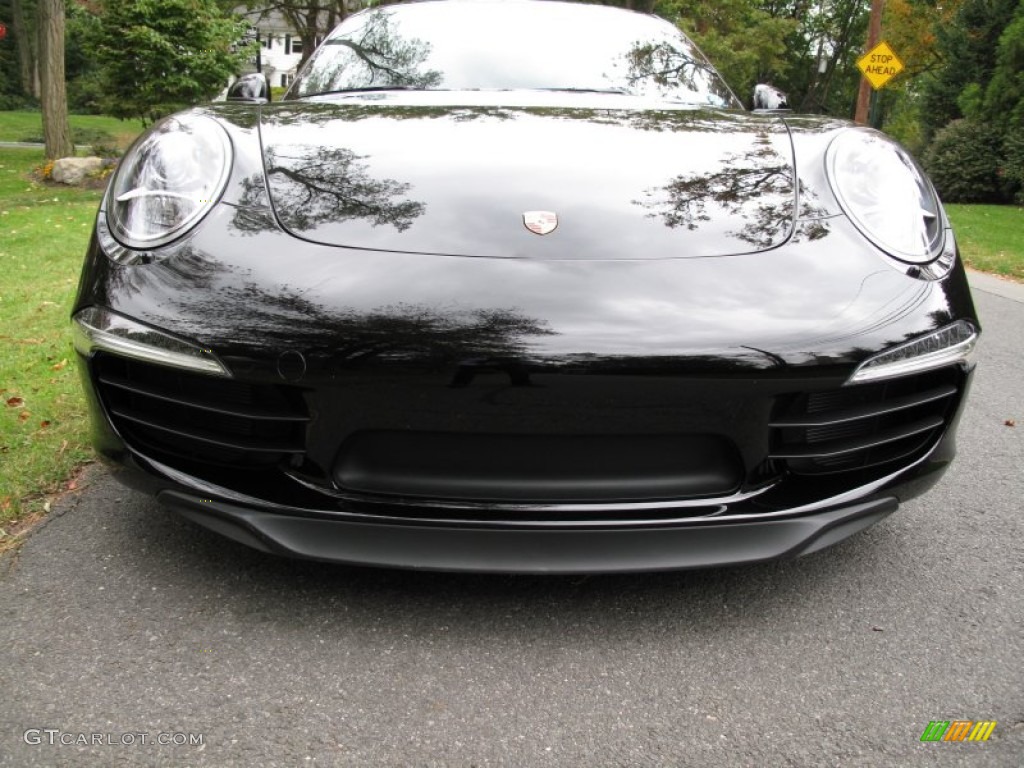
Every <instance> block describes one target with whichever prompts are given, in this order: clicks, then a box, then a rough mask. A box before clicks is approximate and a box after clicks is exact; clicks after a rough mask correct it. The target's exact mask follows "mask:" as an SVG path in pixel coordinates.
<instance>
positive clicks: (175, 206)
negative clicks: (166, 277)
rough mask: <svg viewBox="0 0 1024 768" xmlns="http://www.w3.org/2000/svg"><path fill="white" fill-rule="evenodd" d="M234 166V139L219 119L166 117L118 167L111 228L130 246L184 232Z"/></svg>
mask: <svg viewBox="0 0 1024 768" xmlns="http://www.w3.org/2000/svg"><path fill="white" fill-rule="evenodd" d="M230 171H231V140H230V139H229V138H228V135H227V133H226V132H225V131H224V129H223V128H222V127H221V126H220V125H219V124H218V123H217V122H216V121H215V120H213V119H211V118H209V117H205V116H203V115H177V116H174V117H169V118H167V119H166V120H164V121H163V122H162V123H160V124H159V125H157V126H156V127H155V128H153V130H152V131H151V132H150V133H149V135H148V136H146V138H145V139H143V140H142V141H141V142H140V143H139V144H137V145H136V146H135V147H134V148H133V149H132V151H131V152H129V153H128V154H127V155H126V156H125V157H124V159H123V160H122V161H121V164H120V166H119V167H118V170H117V175H116V176H115V177H114V181H113V184H112V185H111V188H110V195H109V198H108V201H107V222H108V224H109V226H110V230H111V232H112V233H113V235H114V237H116V238H117V239H118V240H119V241H121V242H122V243H123V244H124V245H126V246H128V247H129V248H155V247H157V246H160V245H164V244H165V243H168V242H170V241H171V240H173V239H175V238H176V237H180V236H181V235H183V234H184V233H185V232H187V231H188V230H189V229H191V228H192V227H194V226H195V225H196V224H197V223H198V222H199V220H200V219H202V218H203V216H205V215H206V214H207V213H208V212H209V210H210V209H211V208H212V207H213V206H214V204H215V203H216V202H217V199H218V198H219V197H220V195H221V193H222V192H223V191H224V186H225V185H226V184H227V180H228V175H229V173H230Z"/></svg>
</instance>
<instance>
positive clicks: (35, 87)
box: [11, 0, 39, 98]
mask: <svg viewBox="0 0 1024 768" xmlns="http://www.w3.org/2000/svg"><path fill="white" fill-rule="evenodd" d="M11 26H12V27H13V30H12V31H13V32H14V43H15V45H16V46H17V49H18V74H19V77H20V79H21V91H22V93H24V94H25V95H26V96H35V97H36V98H39V81H38V78H37V72H36V62H35V56H34V55H33V53H34V52H35V51H34V49H35V46H34V45H33V44H32V43H33V39H34V38H33V35H32V29H31V28H30V27H29V25H28V24H27V23H25V10H24V8H22V6H21V0H11Z"/></svg>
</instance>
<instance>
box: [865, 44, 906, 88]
mask: <svg viewBox="0 0 1024 768" xmlns="http://www.w3.org/2000/svg"><path fill="white" fill-rule="evenodd" d="M857 68H858V69H860V71H861V72H863V73H864V77H866V78H867V79H868V82H869V83H871V87H872V88H874V89H875V90H876V91H877V90H878V89H879V88H881V87H883V86H884V85H885V84H886V83H888V82H889V81H890V80H891V79H892V78H894V77H895V76H896V75H898V74H899V73H900V72H902V71H903V62H902V61H900V57H899V56H897V55H896V51H894V50H893V49H892V48H890V47H889V44H888V43H886V42H884V41H883V42H881V43H879V44H878V45H876V46H875V47H874V48H872V49H871V50H870V51H868V52H867V53H865V54H864V55H863V56H861V57H860V58H859V59H857Z"/></svg>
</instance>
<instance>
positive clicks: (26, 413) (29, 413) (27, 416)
mask: <svg viewBox="0 0 1024 768" xmlns="http://www.w3.org/2000/svg"><path fill="white" fill-rule="evenodd" d="M31 417H32V411H22V412H21V413H19V414H18V421H28V420H29V419H30V418H31Z"/></svg>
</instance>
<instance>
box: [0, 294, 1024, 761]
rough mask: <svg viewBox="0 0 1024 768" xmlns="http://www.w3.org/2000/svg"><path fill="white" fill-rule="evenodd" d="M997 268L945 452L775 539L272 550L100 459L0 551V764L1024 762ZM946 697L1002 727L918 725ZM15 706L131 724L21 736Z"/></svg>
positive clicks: (1014, 510)
mask: <svg viewBox="0 0 1024 768" xmlns="http://www.w3.org/2000/svg"><path fill="white" fill-rule="evenodd" d="M991 287H992V289H993V290H996V289H999V288H1000V286H999V285H993V286H991ZM1002 292H1004V293H1007V296H1008V297H1003V296H999V295H996V294H995V293H992V292H989V291H988V290H987V289H985V290H982V291H979V292H977V294H976V297H977V301H978V304H979V307H980V311H981V314H982V319H983V322H984V324H985V336H984V342H983V355H984V357H983V365H982V366H981V368H980V369H979V371H978V375H977V377H976V380H975V389H974V396H973V399H972V400H971V403H970V407H969V410H968V413H967V415H966V418H965V420H964V424H963V426H962V429H961V451H962V454H961V457H960V459H959V462H958V464H957V465H955V467H954V469H953V470H952V471H951V472H950V473H949V474H948V475H947V476H946V479H945V480H944V482H943V483H942V484H941V485H940V487H939V488H937V489H936V490H935V491H934V492H932V493H931V494H930V495H929V496H927V497H926V498H924V499H921V500H918V501H917V502H915V503H913V504H910V505H908V506H906V507H905V508H904V509H903V510H901V512H900V513H898V514H897V515H894V516H893V517H891V518H889V519H888V520H887V521H885V522H883V523H882V524H881V525H879V526H876V527H875V528H874V529H871V530H869V531H867V532H865V533H863V534H861V535H860V536H858V537H856V538H854V539H853V540H851V541H848V542H845V543H843V544H841V545H839V546H838V547H835V548H833V549H831V550H828V551H826V552H823V553H820V554H818V555H815V556H812V557H809V558H805V559H803V560H798V561H795V562H789V563H782V564H773V565H763V566H757V567H748V568H736V569H727V570H717V571H705V572H691V573H682V574H669V575H637V576H616V577H591V578H534V577H529V578H527V577H495V576H489V577H473V576H455V575H444V574H428V575H422V574H411V573H402V572H388V571H372V570H357V569H347V568H337V567H327V566H323V565H317V564H309V563H294V562H287V561H283V560H276V559H269V558H267V557H265V556H263V555H260V554H258V553H255V552H250V551H248V550H246V549H243V548H241V547H239V546H236V545H234V544H232V543H229V542H225V541H222V540H220V539H217V538H214V537H213V536H212V535H207V534H205V533H203V532H202V531H199V530H196V529H193V528H191V527H189V526H188V525H186V524H185V523H183V522H180V521H179V520H177V519H176V518H174V517H171V516H169V515H167V514H165V513H162V512H161V511H160V510H159V509H158V508H155V507H154V505H152V504H151V503H150V502H149V501H148V500H146V499H145V498H143V497H141V496H138V495H136V494H133V493H131V492H128V491H126V490H123V489H121V488H119V487H117V486H115V485H113V484H112V483H111V482H110V481H109V480H108V479H106V477H105V476H104V475H103V474H102V473H97V476H96V479H95V480H94V481H93V482H92V484H91V487H90V488H89V489H88V490H87V491H86V492H84V493H82V494H80V495H79V496H78V497H77V498H74V499H69V500H67V501H66V502H64V503H63V504H62V505H61V506H60V507H59V509H58V510H57V512H56V513H55V514H54V515H53V516H52V518H51V519H50V521H49V523H48V524H47V525H46V526H45V527H44V528H42V529H41V530H39V531H38V532H37V533H36V534H35V535H34V536H32V538H31V539H30V540H29V541H28V542H27V543H26V545H25V546H24V547H23V548H22V550H21V552H20V554H19V555H18V556H17V557H15V558H12V557H8V558H7V559H6V560H3V561H0V765H5V766H33V765H75V766H89V765H97V766H116V765H170V764H173V765H211V766H236V765H237V766H246V768H249V767H250V766H275V765H282V766H285V765H287V766H302V765H313V764H318V765H359V766H362V765H374V766H376V765H411V764H416V765H465V766H469V765H478V766H483V765H515V766H577V765H578V766H588V767H589V766H605V765H688V764H689V765H715V766H733V765H735V766H768V765H771V766H777V765H782V766H821V765H836V766H839V765H842V766H872V767H874V766H880V765H957V764H963V765H970V766H1010V765H1021V764H1022V763H1024V627H1022V623H1021V621H1022V616H1024V514H1022V493H1021V491H1022V489H1024V483H1022V478H1021V467H1022V465H1024V385H1022V384H1021V382H1022V380H1024V359H1022V355H1021V334H1022V331H1024V302H1022V301H1019V300H1018V301H1015V300H1014V299H1013V298H1012V297H1013V296H1014V295H1015V289H1007V290H1005V291H1002ZM1018 293H1019V292H1018ZM1007 419H1015V420H1016V422H1017V424H1018V426H1017V427H1015V428H1014V427H1008V426H1005V425H1004V422H1005V421H1006V420H1007ZM956 718H966V719H993V720H997V721H998V726H997V727H996V729H995V731H994V733H993V735H992V738H991V740H990V741H989V742H987V743H975V744H966V743H965V744H948V743H947V744H942V743H939V744H922V743H921V742H920V741H919V738H920V735H921V733H922V731H923V730H924V728H925V726H926V725H927V723H928V722H929V721H930V720H940V719H941V720H951V719H956ZM30 728H34V729H60V730H61V731H62V733H63V734H64V735H63V738H64V739H65V740H72V739H75V738H77V737H78V735H79V734H85V737H86V738H92V737H91V734H93V733H95V734H99V738H101V739H104V740H113V741H115V742H117V741H118V740H120V739H122V738H124V739H125V740H134V741H135V743H134V744H128V745H122V744H119V743H116V744H114V745H108V744H101V745H93V746H75V745H67V746H61V745H59V740H60V738H61V735H60V734H56V735H54V738H55V739H56V740H57V741H58V744H55V745H53V746H51V745H49V744H48V743H47V740H48V739H49V738H50V737H49V736H48V735H47V734H46V733H45V732H42V733H39V735H38V739H39V740H41V741H42V742H43V743H42V744H27V743H25V738H24V736H23V734H24V732H25V731H26V729H30ZM138 734H145V735H146V738H147V741H148V742H149V743H147V744H142V743H141V740H142V737H141V736H139V735H138ZM160 734H185V735H184V736H177V737H173V736H172V737H170V738H178V739H181V738H185V739H188V737H189V735H192V736H195V737H201V738H202V744H201V745H188V744H185V745H180V746H176V745H173V744H171V745H165V746H161V745H157V744H154V743H152V742H153V741H155V740H156V739H157V738H159V735H160ZM29 739H30V740H33V733H30V734H29Z"/></svg>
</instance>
